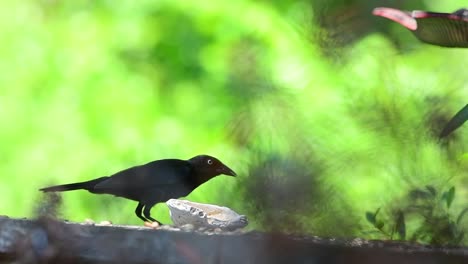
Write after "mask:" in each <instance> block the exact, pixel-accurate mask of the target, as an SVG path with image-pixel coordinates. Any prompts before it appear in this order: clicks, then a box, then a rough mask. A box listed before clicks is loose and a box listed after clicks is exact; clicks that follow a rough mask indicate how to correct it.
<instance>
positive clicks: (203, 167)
mask: <svg viewBox="0 0 468 264" xmlns="http://www.w3.org/2000/svg"><path fill="white" fill-rule="evenodd" d="M188 162H189V163H190V164H192V166H193V168H194V169H195V171H196V172H197V174H198V175H200V176H202V177H203V178H207V179H209V178H213V177H215V176H218V175H221V174H224V175H229V176H236V173H235V172H234V171H233V170H231V169H230V168H229V167H228V166H226V165H224V164H223V163H222V162H221V161H219V160H218V159H217V158H215V157H212V156H208V155H198V156H195V157H193V158H191V159H189V160H188Z"/></svg>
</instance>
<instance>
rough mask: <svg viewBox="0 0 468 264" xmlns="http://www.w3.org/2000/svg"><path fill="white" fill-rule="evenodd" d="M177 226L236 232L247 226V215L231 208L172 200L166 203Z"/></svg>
mask: <svg viewBox="0 0 468 264" xmlns="http://www.w3.org/2000/svg"><path fill="white" fill-rule="evenodd" d="M166 204H167V206H168V207H169V210H170V215H171V219H172V222H173V223H174V225H175V226H179V227H180V226H184V225H193V226H194V227H195V228H206V229H215V228H220V229H222V230H235V229H238V228H242V227H245V226H247V224H248V221H247V217H246V216H245V215H239V214H238V213H236V212H234V211H233V210H231V209H230V208H227V207H224V206H217V205H212V204H202V203H195V202H191V201H187V200H178V199H170V200H169V201H167V202H166Z"/></svg>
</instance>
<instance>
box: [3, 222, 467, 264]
mask: <svg viewBox="0 0 468 264" xmlns="http://www.w3.org/2000/svg"><path fill="white" fill-rule="evenodd" d="M13 260H15V261H20V263H38V262H47V263H117V262H119V263H167V264H172V263H364V264H365V263H383V264H385V263H453V264H456V263H467V262H468V249H467V248H442V247H428V246H422V245H415V244H407V243H399V242H384V241H365V240H361V239H353V240H337V239H323V238H317V237H310V236H308V237H307V236H296V235H286V234H272V233H258V232H249V233H202V232H184V231H170V230H151V229H148V228H141V227H131V226H128V227H122V226H92V225H81V224H74V223H63V222H57V221H55V220H47V219H40V220H38V221H30V220H18V219H9V218H0V263H5V262H11V261H13Z"/></svg>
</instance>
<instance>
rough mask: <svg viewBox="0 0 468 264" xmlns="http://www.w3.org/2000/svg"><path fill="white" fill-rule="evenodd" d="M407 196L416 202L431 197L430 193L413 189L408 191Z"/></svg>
mask: <svg viewBox="0 0 468 264" xmlns="http://www.w3.org/2000/svg"><path fill="white" fill-rule="evenodd" d="M409 196H410V198H411V199H412V200H416V199H428V198H430V197H431V196H432V195H431V193H429V192H427V191H424V190H421V189H413V190H411V191H410V193H409Z"/></svg>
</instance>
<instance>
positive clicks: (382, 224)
mask: <svg viewBox="0 0 468 264" xmlns="http://www.w3.org/2000/svg"><path fill="white" fill-rule="evenodd" d="M374 226H375V227H376V228H377V229H382V228H383V227H384V226H385V223H384V222H383V221H382V220H378V221H377V222H376V223H375V225H374Z"/></svg>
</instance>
